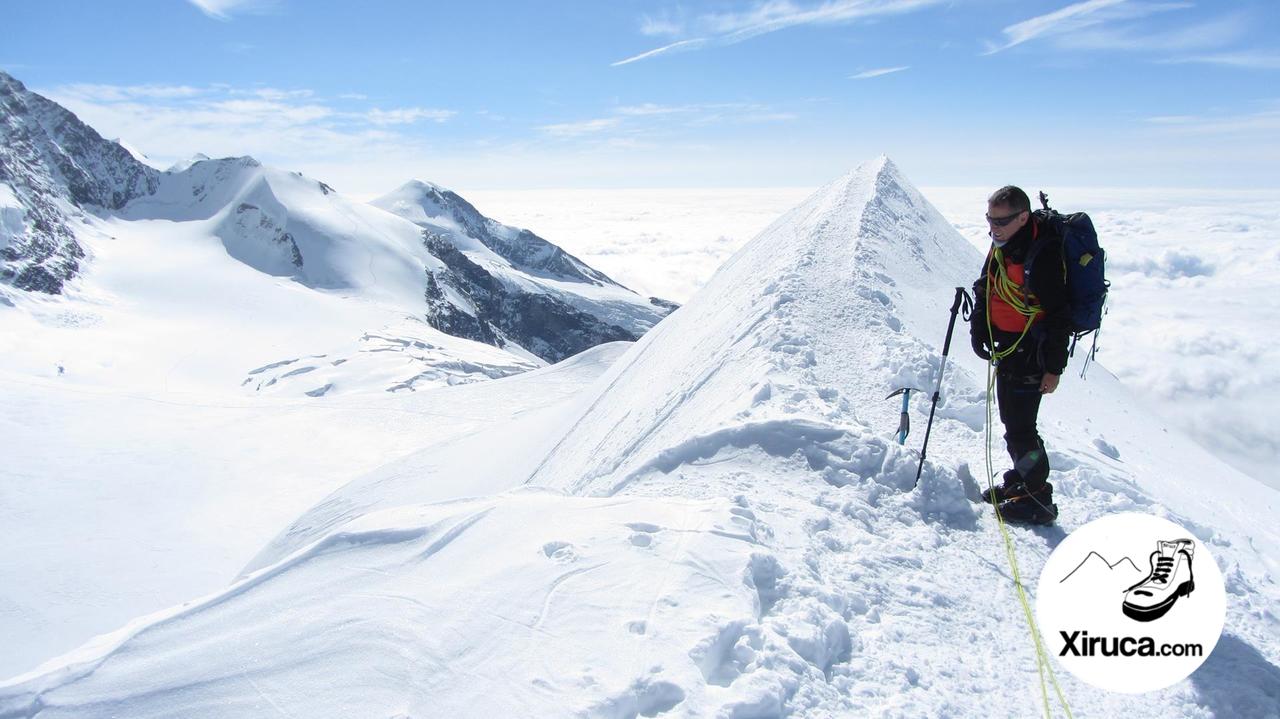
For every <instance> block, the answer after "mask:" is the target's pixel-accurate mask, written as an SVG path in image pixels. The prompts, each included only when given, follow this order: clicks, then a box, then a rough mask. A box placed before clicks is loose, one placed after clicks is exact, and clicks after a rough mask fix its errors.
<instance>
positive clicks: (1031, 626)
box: [985, 248, 1074, 719]
mask: <svg viewBox="0 0 1280 719" xmlns="http://www.w3.org/2000/svg"><path fill="white" fill-rule="evenodd" d="M995 258H996V260H997V261H998V262H999V263H1000V268H1001V269H1000V274H1001V275H1002V276H1004V271H1003V269H1004V261H1003V258H1002V257H1001V256H1000V250H999V248H997V249H996V251H995ZM1004 279H1006V280H1007V279H1008V277H1007V276H1005V277H1004ZM986 289H987V302H986V305H985V312H986V321H987V338H988V340H990V342H991V345H992V346H991V353H990V354H991V358H990V359H988V360H987V423H986V430H985V440H986V441H985V449H986V458H987V487H988V488H989V489H990V490H991V492H992V494H991V498H992V501H991V506H992V507H993V508H995V510H996V525H997V526H999V527H1000V536H1001V537H1002V538H1003V539H1004V551H1005V557H1006V558H1007V559H1008V560H1009V569H1010V571H1011V573H1012V575H1013V586H1014V588H1015V589H1017V591H1018V602H1019V603H1021V604H1022V613H1023V615H1024V616H1025V617H1026V620H1027V629H1028V630H1029V631H1030V632H1031V641H1032V643H1033V644H1034V645H1035V650H1036V672H1037V673H1038V674H1039V676H1040V696H1041V697H1042V698H1043V699H1044V715H1045V719H1051V717H1052V716H1053V714H1052V712H1051V711H1050V707H1049V688H1048V686H1046V685H1045V674H1046V673H1047V674H1048V676H1049V681H1050V682H1052V684H1053V691H1054V693H1055V694H1056V695H1057V698H1058V703H1059V704H1060V705H1062V709H1063V711H1065V712H1066V713H1067V717H1068V719H1074V717H1072V714H1071V707H1070V706H1068V705H1067V699H1066V697H1065V696H1063V694H1062V687H1061V686H1059V685H1058V677H1057V676H1056V675H1055V674H1054V673H1053V665H1052V664H1050V663H1049V656H1048V654H1046V653H1045V649H1044V645H1043V644H1041V642H1040V629H1039V627H1037V626H1036V620H1035V615H1034V613H1033V612H1032V611H1031V603H1030V602H1028V601H1027V593H1026V590H1025V589H1023V587H1022V573H1021V572H1020V571H1019V570H1018V557H1017V554H1016V553H1015V552H1014V549H1013V539H1012V538H1010V537H1009V530H1008V528H1007V527H1006V526H1005V523H1004V517H1003V516H1002V515H1001V514H1000V506H999V505H998V504H997V503H996V501H995V472H994V471H992V468H991V467H992V461H991V397H992V395H993V394H994V393H995V383H996V380H995V373H994V372H993V371H992V370H993V368H994V367H995V364H996V360H997V359H998V358H997V356H996V352H995V339H994V337H993V333H992V329H991V274H990V268H988V272H987V287H986ZM1013 307H1014V309H1018V310H1019V312H1020V313H1021V312H1022V310H1021V309H1019V307H1018V305H1013ZM1036 311H1039V308H1036ZM1033 319H1034V314H1032V315H1031V316H1030V317H1028V318H1027V327H1028V328H1029V327H1030V326H1031V322H1032V320H1033ZM1026 333H1027V330H1026V328H1024V329H1023V331H1022V336H1020V337H1019V338H1018V342H1021V341H1022V337H1025V336H1026ZM1016 347H1017V343H1016V342H1015V343H1014V345H1013V348H1016ZM1013 348H1010V350H1009V351H1010V352H1011V351H1012V349H1013ZM1007 355H1008V352H1006V353H1003V354H1001V355H1000V356H1001V357H1003V356H1007Z"/></svg>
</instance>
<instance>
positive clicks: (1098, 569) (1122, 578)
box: [1058, 552, 1142, 587]
mask: <svg viewBox="0 0 1280 719" xmlns="http://www.w3.org/2000/svg"><path fill="white" fill-rule="evenodd" d="M1141 576H1142V570H1141V569H1138V565H1137V564H1135V563H1134V561H1133V560H1132V559H1130V558H1128V557H1121V558H1120V559H1117V560H1116V561H1114V562H1109V561H1107V558H1106V557H1104V556H1102V555H1101V554H1098V553H1097V552H1089V554H1088V556H1086V557H1085V558H1084V560H1083V561H1082V562H1080V563H1079V564H1078V565H1076V568H1075V569H1072V570H1071V571H1070V572H1067V576H1065V577H1063V578H1062V579H1060V580H1058V583H1059V584H1061V583H1063V582H1065V581H1067V580H1068V579H1071V578H1073V577H1074V578H1075V581H1076V582H1081V581H1088V582H1091V583H1095V584H1108V585H1113V586H1117V587H1128V586H1129V585H1131V584H1132V583H1133V582H1134V581H1135V580H1136V579H1137V578H1138V577H1141ZM1073 583H1074V582H1073Z"/></svg>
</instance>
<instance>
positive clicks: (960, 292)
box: [916, 287, 973, 486]
mask: <svg viewBox="0 0 1280 719" xmlns="http://www.w3.org/2000/svg"><path fill="white" fill-rule="evenodd" d="M961 311H963V312H964V318H965V319H966V320H967V319H969V314H970V313H971V312H972V311H973V298H971V297H969V293H968V292H965V289H964V288H963V287H957V288H956V299H955V301H954V302H952V303H951V321H949V322H947V339H946V341H945V342H943V343H942V363H941V364H940V365H938V383H937V384H936V385H935V386H934V388H933V404H932V405H930V407H929V424H927V425H925V428H924V444H922V445H921V446H920V466H919V467H916V485H917V486H918V485H919V484H920V473H921V472H923V471H924V453H925V450H926V449H928V447H929V433H930V432H931V431H932V430H933V413H934V412H935V411H936V410H937V409H938V395H939V393H940V392H941V391H942V373H943V372H945V371H946V369H947V355H948V354H950V353H951V333H952V332H953V331H955V328H956V315H957V314H959V313H960V312H961Z"/></svg>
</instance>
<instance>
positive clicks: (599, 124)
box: [538, 117, 621, 137]
mask: <svg viewBox="0 0 1280 719" xmlns="http://www.w3.org/2000/svg"><path fill="white" fill-rule="evenodd" d="M620 122H621V120H620V119H618V118H616V117H603V118H599V119H595V120H583V121H582V122H562V123H557V124H555V125H543V126H542V127H539V128H538V129H539V130H542V131H543V132H545V133H547V134H548V135H552V136H553V137H581V136H582V135H592V134H596V133H599V132H603V131H604V130H608V129H610V128H613V127H616V126H617V125H618V123H620Z"/></svg>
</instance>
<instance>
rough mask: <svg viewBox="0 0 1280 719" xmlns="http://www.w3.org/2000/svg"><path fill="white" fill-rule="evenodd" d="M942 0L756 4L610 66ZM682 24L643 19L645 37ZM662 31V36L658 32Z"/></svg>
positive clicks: (704, 21) (709, 17)
mask: <svg viewBox="0 0 1280 719" xmlns="http://www.w3.org/2000/svg"><path fill="white" fill-rule="evenodd" d="M942 2H944V0H826V1H825V2H822V3H820V4H817V5H798V4H796V3H795V2H793V1H792V0H765V1H764V2H757V3H756V4H755V5H754V6H752V8H751V9H750V10H747V11H745V12H728V13H710V14H705V15H700V16H698V17H697V18H695V19H694V20H693V21H692V23H691V24H692V25H693V26H695V27H696V28H697V31H696V34H697V35H698V37H695V38H690V39H685V40H680V41H677V42H674V43H671V44H669V45H664V46H662V47H659V48H655V49H653V50H648V51H646V52H642V53H639V54H637V55H633V56H631V57H628V58H626V59H624V60H619V61H618V62H615V63H612V65H613V66H614V67H616V66H618V65H626V64H629V63H633V62H637V61H639V60H647V59H649V58H652V57H657V56H658V55H663V54H667V53H670V52H673V51H689V50H699V49H702V48H705V47H713V46H723V45H732V44H735V43H739V42H743V41H745V40H750V39H751V38H754V37H758V36H760V35H764V34H767V33H771V32H777V31H778V30H784V29H786V28H790V27H797V26H800V25H836V24H846V23H853V22H857V21H859V20H865V19H869V18H874V17H880V16H886V15H897V14H903V13H909V12H914V11H916V10H920V9H922V8H925V7H929V6H931V5H938V4H940V3H942ZM683 30H684V24H683V23H681V24H676V23H673V22H670V21H666V20H662V21H659V20H653V19H652V18H645V20H644V21H643V22H642V24H641V26H640V32H641V33H642V34H644V35H649V36H652V35H658V34H666V35H677V36H678V35H679V34H680V33H681V32H682V31H683ZM659 31H662V32H659Z"/></svg>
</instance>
